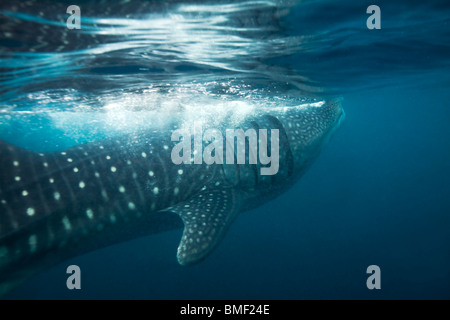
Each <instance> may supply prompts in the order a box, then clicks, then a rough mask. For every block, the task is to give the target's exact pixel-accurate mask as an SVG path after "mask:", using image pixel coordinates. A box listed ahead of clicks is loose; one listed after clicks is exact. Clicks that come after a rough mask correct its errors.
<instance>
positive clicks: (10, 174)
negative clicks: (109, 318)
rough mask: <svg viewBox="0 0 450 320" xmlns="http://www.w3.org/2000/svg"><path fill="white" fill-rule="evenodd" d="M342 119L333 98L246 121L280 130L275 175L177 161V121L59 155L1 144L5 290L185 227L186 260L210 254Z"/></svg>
mask: <svg viewBox="0 0 450 320" xmlns="http://www.w3.org/2000/svg"><path fill="white" fill-rule="evenodd" d="M342 115H343V112H342V109H341V107H340V104H339V103H338V102H336V101H330V102H328V103H325V104H323V105H322V106H320V107H317V106H315V107H311V106H309V107H308V106H301V107H299V108H293V109H290V110H287V111H286V110H273V111H271V112H270V113H265V114H258V115H255V116H252V117H250V118H249V119H245V120H244V121H243V122H242V123H240V124H239V125H237V126H236V127H235V129H236V128H241V129H243V130H247V129H249V128H253V129H267V130H271V129H278V130H279V132H280V134H279V146H280V147H279V157H280V161H279V171H278V173H277V174H276V175H272V176H270V175H261V173H260V170H259V169H260V168H261V165H260V164H256V165H250V164H248V161H246V164H224V165H219V164H212V165H206V164H205V163H203V164H193V163H190V164H180V165H175V164H174V163H173V162H172V161H171V150H172V149H173V147H174V145H175V144H176V143H177V142H173V141H171V139H170V138H171V133H172V132H173V130H174V129H175V128H176V125H173V126H172V125H171V126H168V128H167V129H166V130H165V131H158V132H156V131H150V132H148V131H146V132H140V133H136V134H133V135H126V136H123V137H119V138H114V139H109V140H104V141H97V142H92V143H87V144H83V145H78V146H74V147H72V148H69V149H67V150H64V151H61V152H56V153H34V152H31V151H28V150H24V149H21V148H18V147H16V146H13V145H10V144H8V143H6V142H0V152H1V155H2V156H1V158H0V169H1V170H0V210H1V211H0V288H2V284H3V289H2V290H3V292H6V291H7V290H9V289H11V288H12V287H14V286H16V285H17V284H19V283H20V282H21V281H23V280H24V279H26V278H27V277H29V276H31V275H33V274H34V273H36V272H38V271H39V270H42V269H44V268H47V267H49V266H51V265H53V264H55V263H57V262H59V261H61V260H64V259H67V258H69V257H73V256H76V255H78V254H80V253H83V252H87V251H91V250H94V249H96V248H99V247H103V246H106V245H111V244H113V243H116V242H120V241H124V240H127V239H131V238H134V237H138V236H141V235H148V234H152V233H158V232H162V231H164V230H169V229H173V228H178V227H183V226H184V232H183V236H182V239H181V242H180V245H179V247H178V253H177V258H178V262H179V263H180V264H182V265H187V264H192V263H196V262H198V261H200V260H202V259H204V258H205V257H206V256H207V255H208V254H209V253H210V252H211V251H212V250H213V249H214V247H215V246H216V245H217V244H218V243H219V242H220V240H221V239H222V237H223V236H224V235H225V233H226V231H227V229H228V228H229V227H230V225H231V223H232V222H233V220H234V219H235V218H236V216H237V214H238V213H239V212H242V211H245V210H248V209H251V208H254V207H256V206H258V205H260V204H261V203H263V202H265V201H268V200H270V199H273V198H275V197H276V196H278V195H279V194H281V193H282V192H283V191H284V190H286V189H287V188H288V187H289V186H290V185H291V184H292V183H293V182H294V181H295V180H296V179H297V178H298V177H299V176H300V175H301V174H302V173H303V172H304V170H305V168H306V167H307V166H308V165H309V164H310V163H311V162H312V159H314V158H315V157H316V156H317V154H318V152H319V150H320V148H321V145H322V144H323V142H325V141H326V140H328V138H329V136H330V134H331V133H332V132H333V131H334V129H335V128H336V127H337V126H338V125H339V122H340V120H341V119H342ZM299 124H300V125H299ZM226 129H227V126H226V124H224V126H223V128H220V130H221V131H222V132H225V130H226ZM223 136H225V134H224V135H223ZM205 145H206V142H204V146H205ZM268 148H270V146H268ZM236 149H237V148H235V150H236ZM235 156H236V154H235ZM247 160H248V157H247ZM191 162H193V158H192V159H191ZM0 293H1V292H0Z"/></svg>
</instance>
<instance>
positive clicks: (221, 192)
mask: <svg viewBox="0 0 450 320" xmlns="http://www.w3.org/2000/svg"><path fill="white" fill-rule="evenodd" d="M239 198H240V197H239V196H238V195H237V193H236V192H235V191H234V190H233V189H224V188H222V189H209V190H208V189H207V190H204V191H202V192H201V193H199V194H197V195H196V196H194V197H192V198H191V199H190V200H188V201H185V202H183V203H180V204H178V205H176V206H173V207H171V208H170V209H169V210H170V211H173V212H175V213H177V214H178V215H179V216H180V217H181V219H182V220H183V223H184V231H183V236H182V238H181V242H180V244H179V246H178V253H177V258H178V262H179V263H180V264H181V265H189V264H194V263H197V262H199V261H200V260H202V259H204V258H205V257H206V256H207V255H208V254H209V253H210V252H211V251H212V250H213V249H214V248H215V246H216V245H217V244H218V243H219V242H220V240H221V239H222V238H223V236H224V235H225V233H226V231H227V230H228V227H229V226H230V225H231V223H232V222H233V220H234V218H235V217H236V215H237V213H238V212H239V209H240V201H239Z"/></svg>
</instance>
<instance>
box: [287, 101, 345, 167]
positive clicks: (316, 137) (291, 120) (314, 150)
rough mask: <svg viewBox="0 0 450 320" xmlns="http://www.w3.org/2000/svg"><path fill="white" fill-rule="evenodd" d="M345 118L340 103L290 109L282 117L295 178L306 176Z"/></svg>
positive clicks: (325, 103)
mask: <svg viewBox="0 0 450 320" xmlns="http://www.w3.org/2000/svg"><path fill="white" fill-rule="evenodd" d="M344 117H345V113H344V109H343V108H342V105H341V101H340V100H338V99H333V100H327V101H320V102H314V103H308V104H303V105H299V106H297V107H295V108H289V109H288V110H286V112H285V115H284V116H283V117H279V120H280V122H281V123H282V125H283V127H284V129H285V132H286V135H287V138H288V142H289V146H290V149H291V152H292V157H293V167H294V168H293V171H294V175H295V174H298V173H301V172H303V171H304V170H305V168H307V167H308V166H309V164H311V163H312V162H313V161H314V159H315V158H316V156H317V155H318V154H319V152H320V150H321V148H322V146H323V145H324V144H326V143H327V142H328V141H329V139H330V138H331V136H332V135H333V133H334V132H335V130H336V129H337V128H338V127H339V126H340V124H341V122H342V120H343V119H344Z"/></svg>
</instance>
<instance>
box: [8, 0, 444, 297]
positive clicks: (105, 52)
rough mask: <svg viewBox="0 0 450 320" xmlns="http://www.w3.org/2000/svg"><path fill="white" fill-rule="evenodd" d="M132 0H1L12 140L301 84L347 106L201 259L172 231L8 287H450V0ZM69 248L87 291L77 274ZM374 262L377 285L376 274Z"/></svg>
mask: <svg viewBox="0 0 450 320" xmlns="http://www.w3.org/2000/svg"><path fill="white" fill-rule="evenodd" d="M133 1H134V0H132V1H128V2H126V3H119V2H117V3H116V2H114V4H111V3H109V4H108V3H106V2H97V3H96V2H94V1H80V2H79V6H80V8H81V17H82V19H81V26H82V28H81V29H80V30H76V29H74V30H68V29H67V28H66V19H67V17H68V16H69V15H68V14H66V12H65V9H66V8H67V6H68V5H69V4H73V3H66V2H60V1H39V2H33V1H29V2H26V3H24V4H22V5H16V4H14V3H13V2H11V3H9V2H8V1H5V2H2V4H1V5H0V20H1V22H2V23H1V27H0V30H1V35H2V36H1V39H0V45H1V52H0V58H1V60H0V69H1V78H0V83H1V88H0V93H1V106H0V139H2V140H6V141H8V142H10V143H14V144H16V145H18V146H22V147H25V148H28V149H31V150H35V151H40V152H45V151H53V150H60V149H64V148H66V147H68V146H71V145H74V144H78V143H83V142H86V141H92V140H97V139H101V138H104V137H109V136H113V135H119V134H122V133H129V132H133V130H136V128H142V127H145V126H159V125H164V123H165V121H166V120H167V118H168V117H169V118H170V116H171V113H172V112H173V111H174V110H176V111H179V110H182V111H183V112H186V114H190V113H195V112H197V111H198V110H201V111H204V112H210V110H214V112H221V110H222V108H225V109H226V108H227V106H229V105H236V104H237V103H238V104H239V105H238V106H243V108H246V107H248V105H252V106H255V105H256V106H258V107H259V106H260V107H271V106H275V105H280V104H284V105H288V106H289V105H295V103H296V102H297V101H298V100H299V99H301V97H302V96H305V95H306V96H310V95H317V96H319V97H325V98H328V97H340V98H342V99H343V102H342V104H343V107H344V109H345V112H346V119H345V121H344V122H343V123H342V125H341V127H340V128H339V129H338V130H337V131H336V133H335V135H334V137H333V138H332V140H331V141H330V143H328V145H326V146H325V148H324V150H323V152H322V154H321V155H320V157H319V158H318V159H317V161H316V162H315V163H314V165H313V166H312V167H311V168H310V170H309V171H308V172H307V173H306V174H305V176H304V177H303V178H302V179H301V180H300V181H298V182H297V183H296V184H295V185H294V186H293V187H292V188H291V189H290V190H289V191H287V192H286V193H284V194H283V195H281V196H280V197H278V198H277V199H275V200H273V201H271V202H268V203H266V204H265V205H263V206H261V207H259V208H257V209H255V210H252V211H249V212H245V213H242V214H241V215H240V216H239V217H238V218H237V219H236V221H235V222H234V224H233V225H232V227H231V228H230V230H229V231H228V233H227V235H226V237H225V238H224V239H223V241H222V242H221V244H220V245H219V246H218V247H217V248H216V249H215V250H214V252H213V253H212V254H211V255H210V256H209V257H208V258H207V259H206V260H204V261H203V262H201V263H200V264H197V265H194V266H190V267H182V266H180V265H178V263H177V261H176V258H175V254H176V248H177V246H178V243H179V239H180V237H181V230H174V231H169V232H166V233H162V234H158V235H152V236H148V237H143V238H139V239H135V240H132V241H128V242H125V243H121V244H118V245H115V246H111V247H108V248H104V249H101V250H97V251H94V252H91V253H88V254H85V255H83V256H79V257H75V258H73V259H71V260H69V261H66V262H64V263H62V264H59V265H57V266H55V267H53V268H51V269H49V270H47V271H44V272H42V273H40V274H39V275H37V276H35V277H34V278H32V279H31V280H29V281H28V282H27V283H25V284H24V285H22V286H21V287H19V288H18V289H17V290H15V291H14V292H12V293H11V294H10V295H9V297H10V298H16V299H36V298H38V299H55V298H60V299H80V298H81V299H99V298H106V299H117V298H123V299H142V298H143V299H433V298H438V299H449V298H450V233H449V231H448V230H449V227H450V183H449V178H450V141H449V137H450V109H449V106H448V101H450V91H449V90H448V89H449V87H450V76H449V74H450V73H449V70H450V69H449V66H450V45H449V43H448V40H449V39H450V24H449V23H450V18H449V17H450V15H449V13H450V5H449V4H448V3H447V2H446V1H426V2H423V1H377V2H376V3H375V2H372V1H340V2H336V1H327V0H318V1H302V2H286V1H279V2H278V1H235V2H227V3H224V2H220V3H209V2H150V1H134V2H133ZM372 4H376V5H378V6H379V7H380V9H381V29H379V30H369V29H368V28H367V26H366V20H367V18H368V17H369V16H370V14H367V13H366V9H367V7H368V6H369V5H372ZM205 106H213V109H208V108H206V107H205ZM218 106H220V108H219V107H218ZM205 110H206V111H205ZM211 112H212V111H211ZM70 264H76V265H78V266H80V268H81V270H82V290H68V289H67V288H66V278H67V274H66V272H65V271H66V267H67V266H68V265H70ZM369 265H378V266H379V267H380V269H381V289H380V290H368V289H367V287H366V280H367V277H368V276H369V275H368V274H367V273H366V269H367V267H368V266H369Z"/></svg>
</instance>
